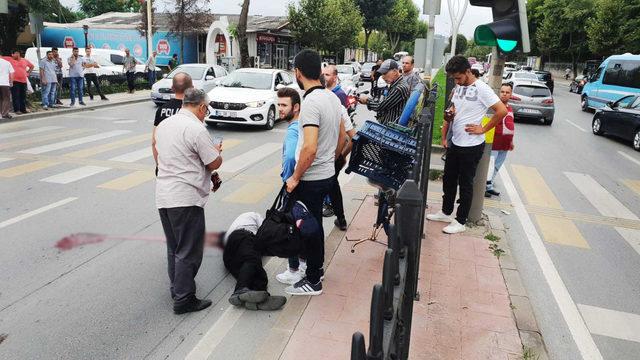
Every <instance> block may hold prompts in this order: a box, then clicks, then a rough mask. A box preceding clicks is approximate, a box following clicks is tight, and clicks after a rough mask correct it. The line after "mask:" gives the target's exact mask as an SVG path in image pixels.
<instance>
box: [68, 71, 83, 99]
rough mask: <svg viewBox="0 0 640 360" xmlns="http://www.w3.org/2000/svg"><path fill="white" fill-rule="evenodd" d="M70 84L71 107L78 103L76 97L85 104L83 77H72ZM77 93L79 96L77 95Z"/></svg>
mask: <svg viewBox="0 0 640 360" xmlns="http://www.w3.org/2000/svg"><path fill="white" fill-rule="evenodd" d="M69 82H70V83H71V94H70V95H71V105H73V104H75V103H76V96H77V98H78V102H79V103H81V104H82V103H83V101H82V93H83V92H84V78H83V77H79V76H78V77H72V78H69ZM76 93H77V95H76Z"/></svg>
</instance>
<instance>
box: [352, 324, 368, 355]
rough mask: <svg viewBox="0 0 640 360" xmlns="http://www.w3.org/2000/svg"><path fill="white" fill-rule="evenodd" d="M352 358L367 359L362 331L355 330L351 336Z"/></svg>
mask: <svg viewBox="0 0 640 360" xmlns="http://www.w3.org/2000/svg"><path fill="white" fill-rule="evenodd" d="M351 360H367V353H366V350H365V346H364V335H362V333H361V332H360V331H357V332H354V333H353V336H352V337H351Z"/></svg>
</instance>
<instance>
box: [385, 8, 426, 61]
mask: <svg viewBox="0 0 640 360" xmlns="http://www.w3.org/2000/svg"><path fill="white" fill-rule="evenodd" d="M419 16H420V9H418V7H417V6H416V5H415V4H414V3H413V1H412V0H397V1H396V3H395V5H394V6H393V8H392V9H391V11H390V12H389V14H388V15H387V16H386V17H385V18H384V24H383V27H384V31H385V33H386V34H387V37H388V38H389V45H390V46H391V48H390V50H391V51H392V52H394V53H395V52H396V51H398V48H399V46H400V42H401V41H407V40H413V39H415V36H416V33H417V31H418V26H419V23H420V20H419Z"/></svg>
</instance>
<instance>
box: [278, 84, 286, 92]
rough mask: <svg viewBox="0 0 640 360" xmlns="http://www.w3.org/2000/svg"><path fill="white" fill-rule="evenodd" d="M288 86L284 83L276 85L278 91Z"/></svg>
mask: <svg viewBox="0 0 640 360" xmlns="http://www.w3.org/2000/svg"><path fill="white" fill-rule="evenodd" d="M285 87H286V86H284V84H278V85H276V91H278V90H280V89H284V88H285Z"/></svg>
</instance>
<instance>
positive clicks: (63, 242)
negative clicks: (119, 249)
mask: <svg viewBox="0 0 640 360" xmlns="http://www.w3.org/2000/svg"><path fill="white" fill-rule="evenodd" d="M106 238H107V237H106V236H105V235H100V234H91V233H78V234H71V235H68V236H65V237H63V238H62V239H60V240H58V242H57V243H56V248H58V249H60V250H62V251H66V250H71V249H73V248H75V247H78V246H82V245H88V244H97V243H100V242H103V241H104V240H105V239H106Z"/></svg>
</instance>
